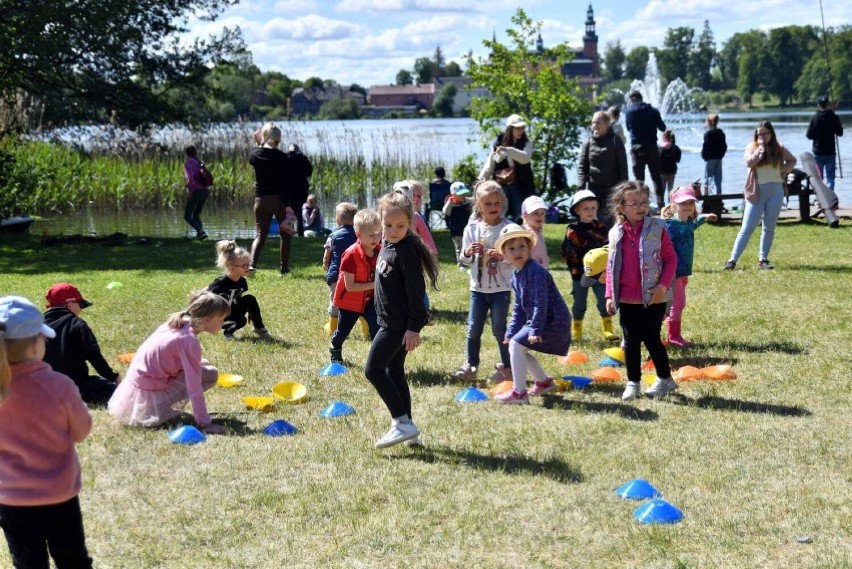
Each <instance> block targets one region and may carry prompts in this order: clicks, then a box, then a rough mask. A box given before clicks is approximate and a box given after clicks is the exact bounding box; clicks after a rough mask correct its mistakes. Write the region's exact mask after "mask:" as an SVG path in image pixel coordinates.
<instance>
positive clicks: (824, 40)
mask: <svg viewBox="0 0 852 569" xmlns="http://www.w3.org/2000/svg"><path fill="white" fill-rule="evenodd" d="M819 16H820V18H821V19H822V45H823V47H824V49H825V67H826V70H827V71H828V93H827V96H828V101H829V103H830V102H831V100H832V99H831V85H832V81H831V59H829V57H828V35H827V34H826V33H825V14H824V13H823V10H822V0H819ZM834 108H835V109H836V108H837V103H836V102H835V104H834ZM834 147H835V152H836V154H837V173H838V177H839V178H840V179H841V180H842V179H843V160H841V157H840V139H839V137H838V136H837V135H836V134H835V135H834Z"/></svg>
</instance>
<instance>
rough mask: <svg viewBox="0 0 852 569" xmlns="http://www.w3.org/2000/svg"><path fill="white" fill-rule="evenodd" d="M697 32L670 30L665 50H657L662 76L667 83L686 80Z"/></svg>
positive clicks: (664, 42)
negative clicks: (693, 41)
mask: <svg viewBox="0 0 852 569" xmlns="http://www.w3.org/2000/svg"><path fill="white" fill-rule="evenodd" d="M694 37H695V30H694V29H692V28H687V27H679V28H669V29H668V30H667V31H666V37H665V39H664V40H663V48H662V49H660V50H657V63H658V64H659V67H660V75H662V76H663V77H664V78H665V79H666V80H667V81H672V80H674V79H677V78H680V79H683V80H686V78H687V73H688V71H689V70H688V65H689V55H690V53H691V52H692V40H693V38H694Z"/></svg>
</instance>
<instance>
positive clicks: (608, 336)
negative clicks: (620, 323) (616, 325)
mask: <svg viewBox="0 0 852 569" xmlns="http://www.w3.org/2000/svg"><path fill="white" fill-rule="evenodd" d="M601 327H602V328H603V337H604V340H606V341H607V342H617V341H618V334H616V333H615V332H614V331H613V329H612V316H604V317H602V318H601Z"/></svg>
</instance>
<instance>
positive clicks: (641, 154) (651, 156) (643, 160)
mask: <svg viewBox="0 0 852 569" xmlns="http://www.w3.org/2000/svg"><path fill="white" fill-rule="evenodd" d="M630 156H632V157H633V177H634V178H635V179H637V180H639V181H640V182H644V181H645V166H647V167H648V170H650V171H651V182H653V184H654V193H655V194H656V196H657V205H658V206H660V207H662V206H663V205H664V204H663V198H664V188H663V176H662V172H661V171H660V149H659V148H658V147H657V145H656V143H654V144H634V145H633V146H631V147H630Z"/></svg>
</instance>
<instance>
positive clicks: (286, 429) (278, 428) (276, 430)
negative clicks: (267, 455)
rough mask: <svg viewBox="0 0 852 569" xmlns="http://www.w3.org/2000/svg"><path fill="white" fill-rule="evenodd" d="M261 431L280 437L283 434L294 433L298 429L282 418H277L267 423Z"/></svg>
mask: <svg viewBox="0 0 852 569" xmlns="http://www.w3.org/2000/svg"><path fill="white" fill-rule="evenodd" d="M263 432H264V433H265V434H267V435H269V436H270V437H280V436H283V435H295V434H296V433H298V432H299V429H297V428H296V427H294V426H293V425H291V424H290V423H288V422H287V421H285V420H284V419H277V420H275V421H272V422H271V423H269V425H268V426H267V427H266V428H265V429H263Z"/></svg>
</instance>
